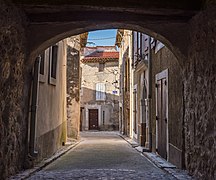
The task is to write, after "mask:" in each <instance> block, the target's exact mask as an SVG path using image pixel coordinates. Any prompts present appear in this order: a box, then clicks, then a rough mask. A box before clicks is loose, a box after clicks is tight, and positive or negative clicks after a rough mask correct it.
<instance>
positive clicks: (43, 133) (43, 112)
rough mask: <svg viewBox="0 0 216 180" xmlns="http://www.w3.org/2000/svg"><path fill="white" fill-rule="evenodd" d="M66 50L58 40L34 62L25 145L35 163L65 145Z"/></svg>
mask: <svg viewBox="0 0 216 180" xmlns="http://www.w3.org/2000/svg"><path fill="white" fill-rule="evenodd" d="M66 50H67V42H66V40H62V41H60V42H58V43H56V44H55V45H53V46H51V47H50V48H48V49H46V50H45V51H44V52H43V53H41V54H40V55H39V57H38V58H37V59H36V61H35V66H34V74H33V77H34V78H33V83H32V84H33V85H32V93H31V102H30V104H31V112H30V115H29V117H30V119H29V122H30V123H29V124H30V131H29V144H30V151H31V155H32V156H33V157H34V156H35V157H36V160H41V159H43V158H46V157H49V156H51V155H52V154H53V153H54V152H56V151H57V149H58V148H59V147H60V146H62V145H63V144H65V142H66V136H67V135H66V134H67V114H66V113H67V112H66V59H67V53H66ZM39 61H40V62H39ZM39 64H40V66H39ZM49 139H52V141H49Z"/></svg>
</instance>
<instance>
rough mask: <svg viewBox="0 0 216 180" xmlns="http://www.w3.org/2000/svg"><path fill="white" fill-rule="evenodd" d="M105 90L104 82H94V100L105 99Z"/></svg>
mask: <svg viewBox="0 0 216 180" xmlns="http://www.w3.org/2000/svg"><path fill="white" fill-rule="evenodd" d="M105 100H106V92H105V83H97V84H96V101H105Z"/></svg>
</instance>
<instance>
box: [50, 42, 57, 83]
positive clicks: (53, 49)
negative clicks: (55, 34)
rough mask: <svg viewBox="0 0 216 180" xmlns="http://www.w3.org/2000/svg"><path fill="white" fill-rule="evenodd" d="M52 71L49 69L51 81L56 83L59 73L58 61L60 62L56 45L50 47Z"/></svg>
mask: <svg viewBox="0 0 216 180" xmlns="http://www.w3.org/2000/svg"><path fill="white" fill-rule="evenodd" d="M49 55H50V58H49V59H50V71H49V83H50V84H53V85H55V84H56V77H57V76H56V75H57V63H58V46H57V45H54V46H52V47H51V48H50V52H49Z"/></svg>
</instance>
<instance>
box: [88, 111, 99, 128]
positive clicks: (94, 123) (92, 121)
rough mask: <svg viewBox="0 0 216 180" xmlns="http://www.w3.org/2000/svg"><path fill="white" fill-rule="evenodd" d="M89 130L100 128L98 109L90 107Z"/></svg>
mask: <svg viewBox="0 0 216 180" xmlns="http://www.w3.org/2000/svg"><path fill="white" fill-rule="evenodd" d="M89 130H98V109H89Z"/></svg>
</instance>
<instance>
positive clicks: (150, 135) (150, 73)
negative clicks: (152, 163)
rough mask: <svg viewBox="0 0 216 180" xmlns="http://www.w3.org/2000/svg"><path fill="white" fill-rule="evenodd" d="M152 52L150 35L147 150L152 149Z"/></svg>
mask: <svg viewBox="0 0 216 180" xmlns="http://www.w3.org/2000/svg"><path fill="white" fill-rule="evenodd" d="M151 112H152V54H151V37H150V36H149V55H148V142H149V145H148V147H149V151H152V113H151Z"/></svg>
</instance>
